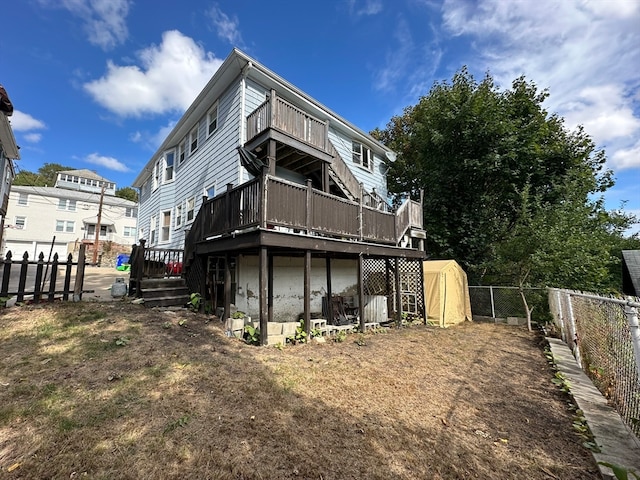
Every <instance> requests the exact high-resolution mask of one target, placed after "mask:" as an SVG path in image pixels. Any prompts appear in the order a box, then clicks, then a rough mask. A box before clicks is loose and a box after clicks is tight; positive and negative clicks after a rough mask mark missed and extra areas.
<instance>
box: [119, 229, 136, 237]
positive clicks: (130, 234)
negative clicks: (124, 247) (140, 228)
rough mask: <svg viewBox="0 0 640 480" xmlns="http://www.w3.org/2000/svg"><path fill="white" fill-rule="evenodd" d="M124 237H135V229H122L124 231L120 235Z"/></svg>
mask: <svg viewBox="0 0 640 480" xmlns="http://www.w3.org/2000/svg"><path fill="white" fill-rule="evenodd" d="M122 234H123V235H124V236H125V237H135V236H136V227H124V231H123V233H122Z"/></svg>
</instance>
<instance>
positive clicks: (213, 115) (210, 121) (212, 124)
mask: <svg viewBox="0 0 640 480" xmlns="http://www.w3.org/2000/svg"><path fill="white" fill-rule="evenodd" d="M217 128H218V102H216V103H215V105H214V106H213V108H212V109H211V110H209V113H208V114H207V136H209V135H211V134H212V133H213V132H215V131H216V129H217Z"/></svg>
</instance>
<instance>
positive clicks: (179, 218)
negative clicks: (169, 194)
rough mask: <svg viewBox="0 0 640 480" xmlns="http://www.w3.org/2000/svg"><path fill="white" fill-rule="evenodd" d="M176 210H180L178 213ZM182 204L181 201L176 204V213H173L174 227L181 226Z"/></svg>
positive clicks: (182, 217) (182, 216)
mask: <svg viewBox="0 0 640 480" xmlns="http://www.w3.org/2000/svg"><path fill="white" fill-rule="evenodd" d="M178 210H180V215H178ZM184 218H185V217H184V206H183V204H182V202H180V203H179V204H178V205H176V213H175V219H176V220H175V221H176V229H178V228H180V227H182V222H183V219H184Z"/></svg>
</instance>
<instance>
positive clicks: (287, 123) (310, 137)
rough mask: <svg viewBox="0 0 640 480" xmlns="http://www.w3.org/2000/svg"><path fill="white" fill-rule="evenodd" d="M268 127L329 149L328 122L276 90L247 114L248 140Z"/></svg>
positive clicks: (323, 149)
mask: <svg viewBox="0 0 640 480" xmlns="http://www.w3.org/2000/svg"><path fill="white" fill-rule="evenodd" d="M267 128H275V129H278V130H280V131H282V132H284V133H286V134H289V135H291V136H292V137H293V138H295V139H297V140H302V141H303V142H305V143H308V144H309V145H313V146H314V147H316V148H318V149H320V150H322V151H323V152H326V151H327V148H328V145H327V144H328V141H329V140H328V125H327V122H324V121H322V120H320V119H318V118H315V117H314V116H312V115H309V114H308V113H307V112H305V111H304V110H301V109H300V108H298V107H296V106H295V105H293V104H291V103H289V102H287V101H286V100H284V99H282V98H280V97H278V96H277V95H276V94H275V92H274V91H272V92H271V96H270V97H269V99H267V100H266V101H265V102H264V103H262V105H260V106H259V107H258V108H256V109H255V110H254V111H253V112H251V113H250V114H249V115H248V116H247V140H251V139H252V138H253V137H255V136H256V135H258V134H260V133H262V132H263V131H265V130H266V129H267Z"/></svg>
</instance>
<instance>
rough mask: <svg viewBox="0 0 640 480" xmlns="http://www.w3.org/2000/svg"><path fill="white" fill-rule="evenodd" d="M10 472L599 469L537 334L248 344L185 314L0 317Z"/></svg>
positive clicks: (56, 311) (582, 472)
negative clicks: (576, 426) (577, 431)
mask: <svg viewBox="0 0 640 480" xmlns="http://www.w3.org/2000/svg"><path fill="white" fill-rule="evenodd" d="M0 351H1V352H2V363H1V365H0V473H1V475H0V476H1V477H2V478H10V479H13V478H24V479H45V478H47V479H48V478H83V477H85V478H92V479H113V478H119V479H147V478H148V479H164V478H166V479H169V478H176V479H178V478H180V479H183V478H194V479H206V478H211V479H276V478H277V479H280V478H299V479H325V480H328V479H349V478H351V479H362V478H367V479H385V480H386V479H391V478H398V479H425V478H435V479H439V478H442V479H454V478H481V479H485V478H487V479H488V478H498V479H523V478H526V479H549V478H551V479H553V478H556V479H567V478H571V479H597V478H599V475H598V471H597V467H596V466H595V464H594V462H593V459H592V457H591V454H590V452H589V451H588V450H586V449H585V448H584V447H582V445H581V439H580V438H579V437H578V436H577V435H576V434H575V433H574V432H573V428H572V416H573V412H572V411H571V409H570V399H569V398H568V397H566V396H565V395H564V394H563V393H562V392H560V391H559V390H558V389H557V387H556V386H555V385H554V384H553V383H552V382H551V379H552V378H553V371H552V370H551V367H550V366H549V365H548V364H547V362H546V359H545V357H544V355H543V345H542V339H541V338H540V337H539V336H538V335H537V334H532V333H529V332H527V331H526V330H523V329H520V328H517V327H506V326H496V325H489V324H470V323H467V324H464V325H461V326H458V327H454V328H450V329H447V330H439V329H434V328H427V327H423V326H418V327H409V328H403V329H391V330H389V331H388V332H387V333H379V334H367V335H361V334H354V335H351V336H349V337H348V338H347V340H345V341H344V342H342V343H337V342H331V341H330V342H328V343H326V344H310V345H296V346H286V347H284V348H283V349H276V348H273V347H251V346H247V345H245V344H243V343H242V342H241V341H239V340H236V339H230V338H227V337H226V336H225V335H224V333H223V331H222V329H221V325H220V324H219V322H217V321H216V320H212V321H210V319H209V318H208V317H206V316H202V315H196V314H193V313H191V312H189V311H188V310H180V311H173V312H165V311H162V310H151V309H144V307H140V306H136V305H130V304H127V303H121V302H109V303H79V304H58V305H54V306H42V307H21V308H13V309H9V310H5V311H2V313H0Z"/></svg>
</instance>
